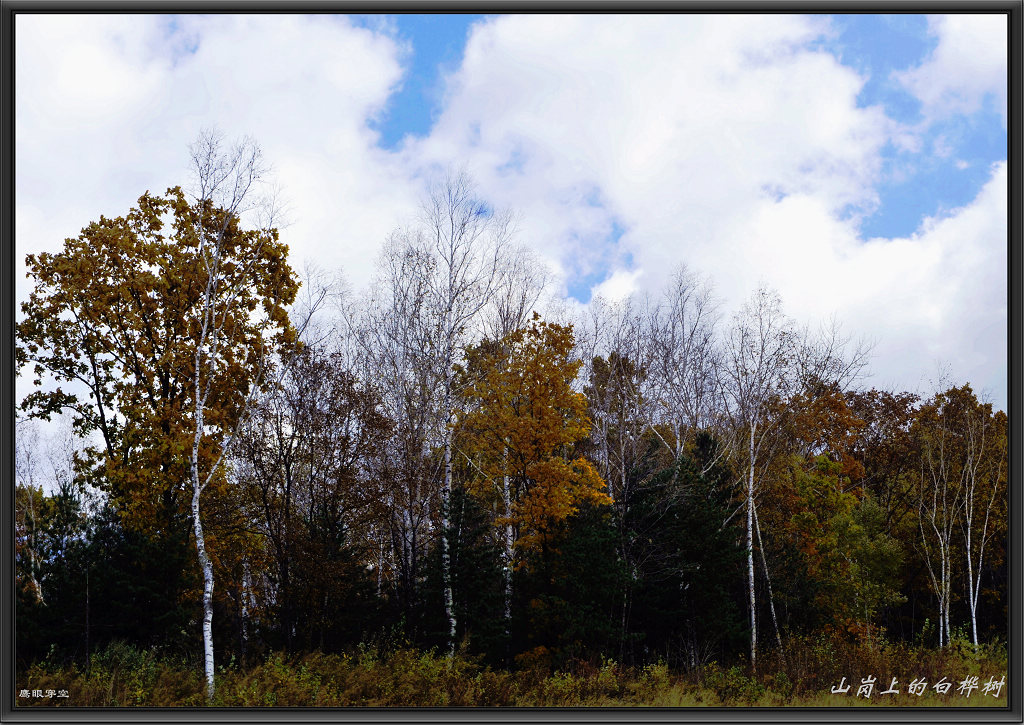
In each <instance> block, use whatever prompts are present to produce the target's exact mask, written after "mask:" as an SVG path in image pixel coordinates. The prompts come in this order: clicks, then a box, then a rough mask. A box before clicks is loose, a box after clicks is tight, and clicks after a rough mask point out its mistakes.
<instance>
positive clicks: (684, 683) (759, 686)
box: [15, 643, 1007, 707]
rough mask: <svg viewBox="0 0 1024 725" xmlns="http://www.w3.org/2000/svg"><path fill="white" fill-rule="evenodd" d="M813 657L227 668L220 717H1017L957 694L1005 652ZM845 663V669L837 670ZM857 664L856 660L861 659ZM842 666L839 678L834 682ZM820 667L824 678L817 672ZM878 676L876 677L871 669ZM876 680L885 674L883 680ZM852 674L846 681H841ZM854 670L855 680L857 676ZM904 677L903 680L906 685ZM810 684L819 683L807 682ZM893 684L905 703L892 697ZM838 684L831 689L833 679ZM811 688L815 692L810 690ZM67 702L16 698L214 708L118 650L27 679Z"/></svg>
mask: <svg viewBox="0 0 1024 725" xmlns="http://www.w3.org/2000/svg"><path fill="white" fill-rule="evenodd" d="M804 645H805V646H807V647H810V650H809V651H808V652H804V653H802V656H801V657H794V655H797V654H798V653H800V652H799V651H798V650H793V651H792V652H791V653H790V657H788V658H787V661H786V667H785V668H783V667H779V668H778V669H777V670H775V671H774V672H773V673H772V674H770V675H764V676H762V677H752V676H750V675H749V674H748V673H746V672H745V671H744V670H742V669H741V668H740V667H739V666H733V667H728V668H724V667H720V666H718V665H716V664H712V665H710V666H708V667H706V668H704V669H703V670H702V671H700V672H699V673H693V674H689V675H684V674H681V673H675V672H670V671H669V669H668V668H667V667H666V666H665V665H664V664H656V665H649V666H647V667H645V668H643V669H639V670H635V669H631V668H623V667H620V666H619V665H617V664H616V663H615V662H612V661H606V662H604V663H603V664H602V665H600V666H587V665H584V664H582V663H580V664H578V665H577V666H576V667H575V668H573V669H574V670H575V674H574V673H573V672H555V673H548V672H546V671H542V670H538V669H533V670H520V671H517V672H506V671H501V670H499V671H495V670H492V669H490V668H488V667H484V666H482V665H480V664H479V663H478V662H477V661H475V660H473V659H471V658H467V657H462V656H457V657H454V658H452V659H451V660H449V659H448V658H446V657H444V656H441V655H436V654H433V653H429V652H427V653H424V652H417V651H414V650H398V651H394V652H391V653H389V654H387V655H383V656H382V655H379V654H378V653H376V652H373V651H370V650H360V651H357V652H353V653H351V654H345V655H333V654H321V653H313V654H309V655H306V656H303V657H296V658H291V659H289V658H285V657H284V656H282V655H280V654H273V655H271V656H270V657H268V658H267V659H266V661H264V662H263V663H261V664H259V665H256V666H254V667H252V668H249V669H245V670H242V669H240V668H237V667H234V666H231V667H221V668H219V671H218V674H217V697H216V700H215V702H214V705H216V706H222V707H266V706H276V707H290V706H298V707H310V706H312V707H410V706H412V707H415V706H429V707H460V706H474V707H719V706H729V707H765V706H767V707H878V706H882V707H934V706H945V707H977V706H989V707H993V706H995V707H1005V706H1006V703H1007V697H1006V690H1005V688H1004V689H1003V691H1002V692H1001V693H1000V697H999V698H998V699H996V698H994V697H992V696H991V695H989V696H986V695H984V694H982V691H981V689H978V690H975V691H973V692H972V694H971V696H970V697H964V695H963V694H962V693H960V692H958V691H957V686H958V684H959V681H960V680H962V679H963V678H964V677H966V676H968V675H977V676H978V677H979V683H980V684H982V685H983V684H984V683H985V682H986V681H987V679H988V678H989V677H990V676H992V675H995V677H996V679H998V678H999V677H1000V676H1002V675H1003V674H1005V672H1006V654H1005V649H1001V648H997V647H992V648H986V649H985V650H983V651H982V652H980V653H979V654H978V655H975V654H974V653H973V651H968V650H956V649H950V650H948V651H944V652H936V651H933V650H912V649H908V648H890V649H888V650H886V649H877V650H871V651H869V652H866V653H865V652H859V651H858V652H852V653H851V652H842V653H838V652H836V651H835V648H834V647H833V648H831V649H830V648H829V647H826V646H824V645H821V643H819V645H820V646H818V649H817V650H815V649H814V647H815V645H812V644H809V643H804ZM840 655H842V656H843V657H845V659H837V658H838V657H839V656H840ZM852 655H856V657H853V656H852ZM830 663H832V664H835V665H836V668H837V669H835V671H830V670H829V667H830ZM815 666H816V667H818V668H819V669H817V670H815V671H812V670H811V669H810V668H812V667H815ZM859 668H868V669H859ZM872 668H873V669H872ZM841 670H842V671H844V672H845V674H843V675H840V674H839V672H840V671H841ZM847 670H848V671H847ZM896 672H898V673H899V674H895V673H896ZM868 674H873V675H874V676H875V677H876V678H877V684H876V686H875V690H874V693H873V696H872V697H871V698H870V699H866V698H863V697H857V696H856V692H857V685H858V684H859V683H860V678H861V677H863V676H867V675H868ZM804 675H814V676H813V677H806V678H803V676H804ZM842 676H845V677H846V678H847V680H846V681H847V684H851V683H852V688H851V690H850V692H849V693H847V694H845V695H837V694H832V693H831V692H830V690H831V686H832V685H837V684H839V681H840V677H842ZM942 676H945V677H946V678H947V680H949V681H952V682H953V683H954V684H953V687H952V689H951V691H950V692H949V693H948V694H947V695H940V694H938V693H937V692H935V691H934V689H932V687H931V685H932V684H933V683H934V682H936V681H937V680H938V679H940V677H942ZM891 677H896V678H897V680H898V681H899V683H898V685H897V687H898V688H899V689H900V691H901V693H900V694H899V695H880V694H879V693H880V691H881V690H883V689H886V688H887V687H888V686H889V682H890V680H891ZM916 677H924V678H926V679H927V680H928V682H929V687H928V689H927V690H926V692H925V693H924V694H923V695H922V696H920V697H918V696H916V695H911V694H909V693H908V692H907V685H908V684H909V682H910V680H911V679H914V678H916ZM830 678H831V679H830ZM808 681H809V682H810V683H813V684H808ZM22 689H27V690H30V691H31V690H42V691H44V692H45V691H46V690H48V689H50V690H56V691H60V690H66V691H67V692H68V695H69V696H68V697H67V698H50V699H47V698H32V697H29V698H25V697H16V698H15V701H16V705H18V706H42V707H53V706H72V707H83V706H84V707H96V706H99V707H134V706H147V707H181V706H192V707H194V706H201V705H204V704H205V698H204V695H203V680H202V676H201V667H200V666H199V664H198V663H189V662H182V661H167V660H163V659H161V658H159V657H158V656H157V655H156V654H155V653H154V652H151V651H140V650H137V649H135V648H132V647H129V646H126V645H113V646H111V647H109V648H108V649H107V650H105V651H104V652H102V653H99V654H96V655H94V656H93V659H92V661H91V663H90V666H89V668H88V670H87V671H83V670H81V669H79V668H78V667H77V666H71V667H70V668H65V667H63V666H59V665H52V664H48V663H47V662H42V663H38V664H36V665H34V666H32V667H31V668H29V669H28V670H27V671H25V672H21V673H19V676H18V679H17V690H16V693H15V694H16V695H17V694H18V693H19V692H20V691H21V690H22Z"/></svg>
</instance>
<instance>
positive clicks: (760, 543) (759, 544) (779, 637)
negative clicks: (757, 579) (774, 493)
mask: <svg viewBox="0 0 1024 725" xmlns="http://www.w3.org/2000/svg"><path fill="white" fill-rule="evenodd" d="M754 528H755V530H756V531H757V548H758V549H760V550H761V564H762V566H764V578H765V581H767V582H768V607H769V608H770V609H771V613H772V624H773V625H774V626H775V640H776V641H777V642H778V643H779V656H780V657H781V658H782V664H783V666H785V664H786V652H785V650H784V649H783V647H782V632H781V630H780V629H779V618H778V617H777V616H775V594H774V592H773V591H772V577H771V575H770V574H769V573H768V560H767V559H766V558H765V555H764V542H763V541H762V540H761V522H760V521H758V519H757V509H756V508H755V509H754Z"/></svg>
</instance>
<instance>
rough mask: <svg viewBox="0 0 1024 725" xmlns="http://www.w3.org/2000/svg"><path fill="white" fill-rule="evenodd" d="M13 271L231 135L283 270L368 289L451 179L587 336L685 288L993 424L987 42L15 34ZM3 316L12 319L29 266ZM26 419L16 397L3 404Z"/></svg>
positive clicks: (467, 33) (693, 19) (860, 36)
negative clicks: (855, 353)
mask: <svg viewBox="0 0 1024 725" xmlns="http://www.w3.org/2000/svg"><path fill="white" fill-rule="evenodd" d="M14 29H15V38H16V47H15V99H14V100H15V246H16V255H17V257H18V259H19V260H23V259H24V255H25V254H29V253H35V252H40V251H57V250H59V249H60V248H61V246H62V245H63V240H64V239H65V238H66V237H70V236H76V235H77V234H78V232H79V230H80V229H81V228H83V227H84V226H86V225H87V224H88V223H89V222H90V221H92V220H96V219H98V218H99V216H100V215H101V214H102V215H105V216H118V215H122V214H124V213H126V212H127V211H128V209H129V208H130V207H131V206H132V205H133V204H134V203H135V202H136V200H137V199H138V197H139V196H141V195H142V194H143V193H144V192H145V191H147V190H148V191H151V192H154V193H162V192H163V191H164V190H166V189H167V188H168V187H170V186H175V185H179V184H180V185H184V184H186V183H187V181H188V144H189V143H190V142H191V141H193V140H194V139H195V138H196V137H197V136H198V134H199V133H200V132H201V131H202V130H203V129H205V128H211V127H216V128H217V129H219V130H220V131H221V132H223V133H224V134H225V136H226V137H228V138H237V137H241V136H245V135H248V136H251V137H252V138H254V139H255V140H256V141H257V142H258V143H259V144H260V145H261V146H262V148H263V151H264V154H265V157H266V159H267V161H269V162H270V164H271V165H272V167H273V179H274V182H275V183H276V185H277V186H278V187H279V188H280V189H281V192H282V196H283V199H284V201H285V209H286V220H287V225H286V226H284V228H283V229H282V237H283V239H284V240H285V241H286V242H287V243H288V244H289V247H290V249H291V256H292V263H293V266H295V267H296V268H301V267H302V266H303V265H304V264H305V263H307V262H312V263H313V264H315V265H316V266H318V267H319V268H321V269H323V270H325V271H327V272H329V273H332V274H333V273H341V274H343V276H344V278H345V279H346V280H347V281H348V284H349V285H350V286H351V287H352V288H354V289H357V290H358V289H362V288H364V287H365V286H366V285H368V284H369V283H370V281H371V278H372V275H373V272H374V263H375V259H376V257H377V254H378V252H379V250H380V247H381V245H382V244H383V242H384V240H385V238H386V237H387V235H388V233H389V232H390V231H392V230H393V229H395V228H396V227H398V226H400V225H402V224H403V223H405V222H407V221H409V220H410V219H412V217H413V216H414V215H415V213H416V211H417V205H418V201H419V199H421V198H422V196H423V193H424V189H425V184H426V183H427V182H428V181H429V180H430V179H431V178H435V177H436V175H437V174H438V173H439V172H440V171H442V170H444V169H447V168H465V169H466V170H467V171H468V172H469V173H470V174H471V175H472V177H473V178H474V179H475V181H476V183H477V185H478V190H479V193H480V194H481V195H482V197H483V198H484V199H485V200H486V201H487V202H488V204H490V205H491V206H492V207H494V208H507V209H511V210H513V211H514V212H515V213H516V214H517V218H518V220H519V223H518V233H517V236H516V240H517V241H518V242H519V243H521V244H524V245H526V246H528V247H530V248H532V249H534V250H535V251H536V252H537V254H538V255H539V257H540V258H541V259H542V260H543V261H544V263H545V264H547V265H548V267H549V268H550V269H551V271H552V272H553V273H554V275H555V280H556V289H557V291H558V292H559V293H560V294H562V295H564V296H565V297H566V298H567V299H568V300H569V303H570V305H572V306H575V307H582V306H584V305H586V304H587V303H588V302H590V300H591V299H592V298H593V297H594V296H595V295H601V296H603V297H605V298H607V299H612V300H615V299H621V298H622V297H624V296H626V295H629V294H632V293H635V294H643V293H649V294H651V295H654V296H656V295H658V294H660V291H661V290H662V288H663V287H664V285H665V284H666V282H667V280H668V278H669V275H670V274H671V273H672V271H673V270H674V269H676V268H677V267H678V266H679V265H680V264H685V265H686V266H687V268H688V269H689V270H690V271H691V272H694V273H695V274H698V275H700V276H702V277H703V278H705V279H707V280H708V281H709V282H710V283H711V285H712V286H713V288H714V291H715V294H716V296H717V298H718V299H719V300H720V304H721V310H722V314H723V317H724V319H726V320H728V317H729V315H731V314H732V312H733V311H735V310H736V309H738V308H739V307H740V305H742V303H743V302H744V301H745V300H746V299H748V298H749V297H750V295H751V294H752V293H753V292H754V290H755V289H756V288H757V286H758V285H760V284H765V285H768V286H770V287H772V288H774V289H775V290H777V291H778V293H779V294H780V296H781V298H782V300H783V303H784V306H785V309H786V311H787V313H788V314H789V315H791V316H792V317H793V318H794V319H796V320H797V321H798V322H800V323H803V324H808V325H811V326H812V327H813V326H815V325H817V324H819V323H821V322H823V321H826V320H828V319H830V318H832V317H835V319H837V320H838V321H839V322H840V323H841V324H842V326H843V330H844V331H845V332H846V333H847V334H850V335H852V336H855V337H863V338H865V339H868V340H870V341H872V342H873V344H874V351H873V356H872V359H871V365H870V369H871V377H869V378H868V379H867V380H866V381H865V382H864V384H865V385H867V386H873V387H878V388H887V389H898V390H909V391H913V392H919V393H922V394H925V395H927V394H929V393H930V392H933V391H934V388H933V387H932V385H933V383H932V381H933V380H934V379H935V377H936V376H937V375H938V374H939V373H940V371H945V374H946V375H947V376H948V380H949V381H950V382H953V383H957V384H961V383H964V382H969V383H971V385H972V386H973V387H974V389H975V391H976V392H978V393H980V394H982V395H983V396H984V397H986V398H988V399H990V400H991V401H992V402H993V403H995V405H996V407H999V408H1002V409H1005V408H1006V395H1007V389H1006V388H1007V339H1006V338H1007V256H1006V255H1007V244H1008V238H1007V193H1008V192H1007V111H1008V109H1007V17H1006V15H1003V14H978V15H930V16H924V15H906V14H890V15H869V14H863V15H832V16H829V15H809V16H803V15H796V14H792V15H791V14H772V15H747V14H738V15H729V14H717V15H690V14H678V15H645V14H634V15H622V16H615V15H513V16H499V15H464V14H461V15H460V14H436V15H357V16H346V15H323V16H315V15H290V14H283V15H282V14H275V15H260V14H250V15H219V14H218V15H177V16H175V15H161V14H145V15H142V14H140V15H117V14H102V15H53V14H39V15H33V14H22V13H19V14H17V15H16V16H15V27H14ZM15 274H16V282H15V284H16V290H15V292H16V297H17V298H18V300H23V299H25V298H26V297H27V295H28V292H29V290H30V281H29V280H27V279H25V275H24V267H23V266H19V267H18V268H17V269H16V270H15ZM27 391H28V383H27V381H26V380H19V382H18V394H19V396H20V395H24V394H25V393H26V392H27Z"/></svg>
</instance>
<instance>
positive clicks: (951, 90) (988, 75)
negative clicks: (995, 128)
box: [894, 13, 1008, 122]
mask: <svg viewBox="0 0 1024 725" xmlns="http://www.w3.org/2000/svg"><path fill="white" fill-rule="evenodd" d="M1007 23H1008V16H1007V15H1005V14H1001V13H993V14H988V15H962V14H952V15H932V16H930V17H929V18H928V29H929V33H930V34H931V35H933V36H935V37H936V38H937V39H938V45H937V46H936V47H935V50H934V51H933V52H932V53H931V55H930V56H929V57H928V58H926V59H925V60H924V62H922V63H921V64H920V65H917V66H915V67H913V68H910V69H909V70H906V71H901V72H897V73H895V74H894V75H895V78H896V79H897V80H898V81H899V82H901V83H902V84H903V85H904V87H906V88H907V90H909V91H910V92H911V93H913V94H914V95H915V96H916V97H917V98H918V99H920V101H921V102H922V103H923V104H924V108H925V113H926V115H927V116H928V117H929V118H932V119H936V118H942V117H945V116H948V115H950V114H953V113H974V112H975V111H977V110H979V109H980V108H982V107H983V104H984V102H985V100H986V98H991V99H992V100H993V102H994V108H995V109H996V110H998V111H1000V112H1001V113H1002V114H1003V120H1004V122H1005V120H1006V85H1007V75H1006V73H1007V44H1006V43H1007V41H1006V38H1007V30H1008V27H1007Z"/></svg>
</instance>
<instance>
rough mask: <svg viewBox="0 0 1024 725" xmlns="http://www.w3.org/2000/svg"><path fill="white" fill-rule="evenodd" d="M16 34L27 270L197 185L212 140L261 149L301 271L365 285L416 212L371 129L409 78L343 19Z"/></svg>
mask: <svg viewBox="0 0 1024 725" xmlns="http://www.w3.org/2000/svg"><path fill="white" fill-rule="evenodd" d="M16 22H17V28H16V29H17V43H18V45H17V49H16V51H17V54H18V65H17V76H16V88H17V92H16V98H15V101H16V117H15V123H16V132H17V138H18V144H17V149H16V160H17V165H16V168H17V179H16V184H17V189H18V198H17V223H18V234H17V247H18V252H19V256H23V253H24V252H26V251H29V250H33V251H38V250H43V249H55V248H57V247H59V246H60V244H61V242H62V240H63V239H64V238H65V237H67V236H73V235H75V234H77V232H78V230H79V229H81V228H82V227H83V226H85V225H86V224H87V223H88V222H89V221H90V220H93V219H96V218H97V217H98V216H99V215H100V214H105V215H109V216H113V215H118V214H122V213H124V212H126V211H127V209H128V208H129V207H130V206H131V205H132V204H133V203H134V201H135V200H136V199H137V198H138V197H139V196H140V195H141V194H142V192H144V191H146V190H147V189H149V190H150V191H153V192H156V193H160V192H162V191H163V190H164V189H166V188H167V187H169V186H173V185H176V184H181V185H185V184H187V182H188V166H187V153H188V151H187V147H188V144H189V142H191V141H192V140H194V139H195V138H196V136H197V135H198V133H199V132H200V130H201V129H203V128H205V127H212V126H215V127H217V128H219V129H220V130H221V131H223V132H224V133H225V135H226V136H227V137H228V138H233V137H237V136H241V135H245V134H248V135H251V136H252V137H254V138H255V139H256V140H257V141H258V142H259V143H260V144H261V145H262V146H263V149H264V153H265V156H266V158H267V160H268V161H269V162H270V163H271V165H272V167H273V172H274V173H273V177H274V179H275V180H276V182H277V183H278V184H279V185H280V186H281V188H282V189H283V190H284V196H285V200H286V202H290V203H288V218H289V220H290V222H291V223H290V225H289V226H288V228H287V239H288V242H289V243H290V245H291V248H292V251H293V255H294V256H295V257H297V259H294V260H293V262H294V263H295V264H296V265H301V264H302V262H303V260H304V259H306V258H312V259H315V260H316V261H317V263H318V264H319V265H321V266H322V267H325V268H327V269H334V268H337V267H339V266H340V267H344V268H345V269H346V270H347V271H349V272H350V273H351V274H352V275H354V276H355V277H357V278H360V279H361V278H362V277H365V276H367V275H368V270H369V268H370V267H371V266H372V262H373V259H372V254H370V255H367V254H366V249H367V246H368V245H369V246H372V245H374V244H376V243H378V242H379V240H381V239H383V237H384V235H385V234H386V232H387V231H388V230H389V229H390V228H391V227H392V226H394V224H395V219H396V216H397V215H398V214H399V212H400V210H404V209H405V208H406V207H408V206H409V205H411V204H414V201H415V198H416V195H417V191H416V187H415V185H414V183H413V182H411V181H410V180H408V179H407V178H406V176H405V174H404V172H403V171H402V170H401V169H399V168H398V167H396V166H395V165H394V164H393V163H391V161H390V159H389V157H388V155H387V154H386V153H384V152H382V151H380V150H379V149H378V148H377V147H376V144H375V140H376V136H375V132H374V131H373V130H371V128H370V125H369V122H370V120H371V119H373V118H374V117H375V116H376V115H377V114H380V113H381V112H382V111H383V110H384V109H385V107H386V103H387V101H388V98H389V97H390V95H391V94H392V93H393V91H394V90H395V88H396V87H397V86H398V84H399V83H400V81H401V78H402V73H403V69H402V65H401V57H402V55H403V48H401V47H400V46H399V45H397V44H396V43H395V42H394V41H393V40H392V39H391V37H390V36H389V35H387V34H386V33H381V32H374V31H372V30H369V29H367V28H360V27H357V26H355V25H353V24H352V23H351V22H350V21H349V19H347V18H345V17H343V16H324V17H317V16H304V15H237V16H236V15H196V16H163V15H132V16H121V15H75V16H53V15H21V16H18V18H17V19H16ZM55 48H58V49H60V52H54V49H55ZM22 276H23V275H19V277H22ZM24 292H25V290H24V288H23V287H22V288H20V289H19V293H20V294H24Z"/></svg>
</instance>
